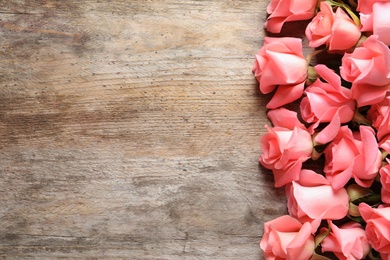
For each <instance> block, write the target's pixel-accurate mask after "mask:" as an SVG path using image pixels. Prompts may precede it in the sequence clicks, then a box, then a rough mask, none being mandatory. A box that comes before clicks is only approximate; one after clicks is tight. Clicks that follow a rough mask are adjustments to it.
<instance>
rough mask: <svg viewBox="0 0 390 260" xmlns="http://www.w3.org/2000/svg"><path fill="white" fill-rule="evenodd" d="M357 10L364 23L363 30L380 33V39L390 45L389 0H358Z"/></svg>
mask: <svg viewBox="0 0 390 260" xmlns="http://www.w3.org/2000/svg"><path fill="white" fill-rule="evenodd" d="M357 10H358V11H359V14H360V22H361V23H362V28H361V31H363V32H372V33H373V34H375V35H378V37H379V40H380V41H383V42H384V43H385V44H386V45H390V16H389V13H390V2H389V0H364V1H358V7H357Z"/></svg>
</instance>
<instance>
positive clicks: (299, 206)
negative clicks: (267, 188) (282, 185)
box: [286, 170, 349, 233]
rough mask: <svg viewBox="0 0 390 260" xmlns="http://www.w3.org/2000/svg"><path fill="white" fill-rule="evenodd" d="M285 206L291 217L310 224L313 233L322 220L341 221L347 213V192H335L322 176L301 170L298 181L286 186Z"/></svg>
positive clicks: (340, 190) (341, 189)
mask: <svg viewBox="0 0 390 260" xmlns="http://www.w3.org/2000/svg"><path fill="white" fill-rule="evenodd" d="M286 194H287V206H288V212H289V213H290V215H291V216H293V217H295V218H297V219H298V220H299V221H301V222H302V223H303V222H310V223H311V225H312V232H313V233H314V232H315V231H316V230H317V228H318V226H319V225H320V222H321V220H323V219H342V218H344V217H345V216H346V215H347V213H348V206H349V197H348V193H347V190H346V189H344V188H340V189H338V190H335V189H333V188H332V186H331V185H330V183H329V181H328V180H326V179H325V177H324V176H322V175H321V174H318V173H316V172H314V171H312V170H302V171H301V173H300V176H299V180H298V181H293V182H292V183H290V184H287V185H286Z"/></svg>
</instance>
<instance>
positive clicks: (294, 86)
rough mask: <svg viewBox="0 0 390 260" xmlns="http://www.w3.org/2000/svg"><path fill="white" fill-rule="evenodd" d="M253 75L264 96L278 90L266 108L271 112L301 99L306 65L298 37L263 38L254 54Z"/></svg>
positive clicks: (305, 76)
mask: <svg viewBox="0 0 390 260" xmlns="http://www.w3.org/2000/svg"><path fill="white" fill-rule="evenodd" d="M253 72H254V74H255V77H256V79H257V81H258V82H259V83H260V84H259V85H260V90H261V92H262V93H264V94H268V93H270V92H272V91H273V90H274V89H275V88H277V90H276V92H275V93H274V95H273V97H272V99H271V100H270V102H269V103H268V104H267V108H270V109H273V108H277V107H280V106H283V105H285V104H287V103H290V102H292V101H294V100H297V99H298V98H300V97H301V96H302V94H303V88H304V85H305V81H306V78H307V62H306V59H305V57H304V56H303V53H302V40H301V39H299V38H291V37H285V38H271V37H265V39H264V45H263V47H262V48H261V49H260V50H259V52H258V54H257V55H256V62H255V64H254V66H253Z"/></svg>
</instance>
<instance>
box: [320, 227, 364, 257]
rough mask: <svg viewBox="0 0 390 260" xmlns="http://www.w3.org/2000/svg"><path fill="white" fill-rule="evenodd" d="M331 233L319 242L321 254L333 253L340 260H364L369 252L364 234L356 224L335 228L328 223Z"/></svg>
mask: <svg viewBox="0 0 390 260" xmlns="http://www.w3.org/2000/svg"><path fill="white" fill-rule="evenodd" d="M328 224H329V227H330V229H331V232H330V234H329V235H328V236H326V237H325V239H324V240H323V241H322V242H321V246H322V252H333V253H334V254H335V255H336V256H337V258H338V259H340V260H355V259H364V258H365V257H366V256H367V254H368V253H369V252H370V249H371V247H370V244H369V243H368V240H367V236H366V232H365V231H364V229H363V228H362V226H361V225H360V224H359V223H357V222H348V223H346V224H343V225H342V226H340V227H337V226H336V225H335V224H333V223H332V222H331V221H328Z"/></svg>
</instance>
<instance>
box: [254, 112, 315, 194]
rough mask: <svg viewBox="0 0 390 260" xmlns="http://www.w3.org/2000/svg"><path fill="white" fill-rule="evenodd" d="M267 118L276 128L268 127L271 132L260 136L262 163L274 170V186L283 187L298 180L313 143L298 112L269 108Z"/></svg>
mask: <svg viewBox="0 0 390 260" xmlns="http://www.w3.org/2000/svg"><path fill="white" fill-rule="evenodd" d="M268 118H269V119H270V120H271V122H272V124H273V126H274V127H273V128H271V127H268V126H266V128H267V129H268V133H266V134H265V135H263V137H262V138H261V150H262V154H261V156H260V158H259V162H260V163H261V164H262V165H263V166H264V167H266V168H267V169H271V170H272V172H273V174H274V178H275V187H281V186H283V185H285V184H287V183H289V182H291V181H294V180H298V178H299V172H300V171H301V168H302V162H304V161H306V160H308V159H309V158H310V157H311V153H312V150H313V143H312V140H311V135H310V134H309V132H308V131H307V129H306V128H305V126H304V125H303V124H302V123H301V122H299V120H298V118H297V113H296V112H293V111H290V110H287V109H285V108H279V109H275V110H271V111H269V112H268Z"/></svg>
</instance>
